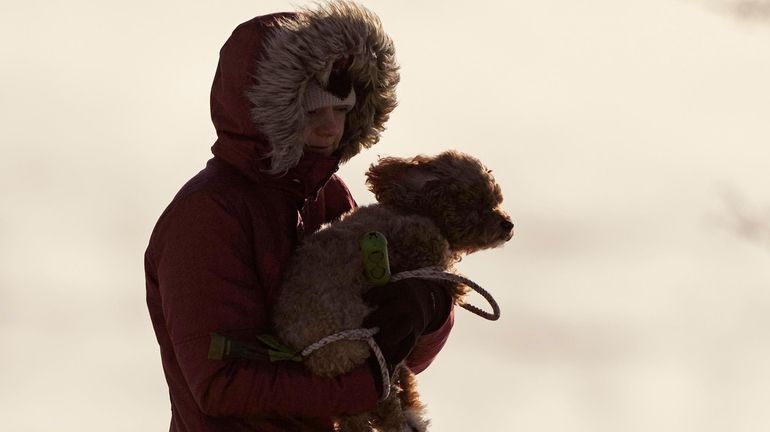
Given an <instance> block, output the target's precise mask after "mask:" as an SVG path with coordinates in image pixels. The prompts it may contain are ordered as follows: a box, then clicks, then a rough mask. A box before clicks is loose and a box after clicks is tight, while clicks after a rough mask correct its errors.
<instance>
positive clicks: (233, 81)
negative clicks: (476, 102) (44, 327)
mask: <svg viewBox="0 0 770 432" xmlns="http://www.w3.org/2000/svg"><path fill="white" fill-rule="evenodd" d="M350 7H351V8H352V6H350ZM331 12H333V13H332V15H334V13H336V15H334V16H332V18H334V19H336V20H337V23H338V24H339V23H341V24H340V25H343V26H344V25H348V24H349V23H350V22H353V23H354V24H360V23H357V22H356V21H355V20H356V19H359V20H360V17H358V18H356V17H357V16H358V15H360V14H351V13H350V12H351V10H341V11H340V10H336V11H334V10H333V11H331ZM353 12H355V11H353ZM323 13H326V16H323V18H326V21H323V25H322V26H321V27H322V30H323V29H324V27H323V26H326V25H328V21H329V19H328V18H329V10H328V9H323V8H322V9H320V11H317V12H305V13H304V14H300V15H295V14H282V15H270V16H264V17H257V18H255V19H253V20H251V21H248V22H246V23H244V24H242V25H241V26H239V27H238V28H237V29H236V30H235V31H234V32H233V34H232V36H231V37H230V39H228V41H227V42H226V43H225V45H224V46H223V48H222V50H221V52H220V61H219V66H218V68H217V72H216V76H215V78H214V84H213V88H212V93H211V109H212V119H213V122H214V125H215V127H216V130H217V136H218V139H217V141H216V143H215V144H214V146H213V147H212V151H213V154H214V157H213V158H212V159H210V160H209V161H208V163H207V164H206V167H205V169H203V170H202V171H201V172H200V173H198V174H197V175H196V176H195V177H193V178H192V179H191V180H190V181H188V182H187V183H186V184H185V185H184V186H183V187H182V189H181V190H180V191H179V193H177V195H176V196H175V197H174V199H173V200H172V202H171V203H170V204H169V206H168V207H167V208H166V210H165V211H164V212H163V214H162V215H161V216H160V219H159V220H158V222H157V225H156V226H155V229H154V230H153V233H152V236H151V238H150V243H149V246H148V248H147V251H146V253H145V275H146V286H147V305H148V308H149V312H150V317H151V319H152V324H153V328H154V330H155V334H156V336H157V340H158V343H159V345H160V353H161V358H162V362H163V370H164V372H165V376H166V380H167V382H168V386H169V393H170V397H171V412H172V415H171V427H170V429H171V431H180V432H181V431H188V432H203V431H206V432H213V431H221V432H225V431H226V432H238V431H279V430H300V429H301V427H302V426H300V423H301V424H303V425H304V426H305V427H307V426H308V425H311V424H312V425H315V427H317V428H318V429H320V430H330V427H331V423H330V416H332V415H335V414H343V413H356V412H362V411H365V410H369V409H371V408H373V407H374V406H375V405H376V403H377V394H376V390H375V386H374V381H373V377H372V376H371V372H370V371H369V369H368V368H367V367H366V366H365V365H364V366H361V367H359V368H357V369H354V370H353V371H351V372H350V373H348V374H346V375H343V376H339V377H337V378H335V379H325V378H320V377H316V376H313V375H311V374H310V373H309V372H307V371H306V370H305V368H304V367H303V366H302V365H301V364H297V363H291V362H279V363H270V362H262V361H256V360H239V359H236V360H210V359H208V356H207V354H208V348H209V343H210V334H211V333H214V332H215V333H220V334H224V335H226V336H228V337H230V338H231V339H235V340H240V341H254V340H255V337H256V336H257V335H260V334H265V333H271V323H270V321H271V320H270V316H271V307H272V305H273V303H274V301H275V299H276V296H277V295H278V291H277V290H278V288H279V286H280V281H281V275H282V273H283V271H284V269H285V266H286V264H287V262H288V259H289V256H290V254H291V252H292V250H293V249H294V248H295V246H296V245H297V242H298V241H300V240H301V238H302V236H303V233H305V234H307V233H312V232H314V231H315V230H317V229H318V228H319V227H320V225H321V224H323V223H325V222H329V221H332V220H334V219H336V218H338V217H339V216H340V215H341V214H343V213H345V212H347V211H349V210H351V209H352V208H353V207H354V206H355V202H354V201H353V199H352V197H351V196H350V193H349V192H348V189H347V187H346V186H345V184H344V183H343V182H342V180H340V179H339V178H338V177H337V176H335V175H333V173H334V172H335V171H337V167H338V165H339V163H340V161H341V160H347V159H348V158H350V157H352V156H353V155H355V154H356V153H357V152H358V151H360V149H361V148H363V147H368V146H369V145H371V144H373V143H374V142H376V140H377V138H378V136H379V131H381V130H382V125H383V124H384V121H385V120H387V115H388V113H389V112H390V110H391V109H392V107H393V106H395V100H394V93H393V91H392V90H393V87H394V86H395V83H396V82H397V81H398V79H397V74H396V72H395V70H396V69H395V66H394V64H388V63H384V64H383V63H382V62H380V63H377V64H375V65H374V66H373V67H377V68H379V72H380V73H379V75H378V81H375V82H374V83H373V84H374V86H373V87H368V90H369V91H370V93H367V88H365V87H361V88H360V89H358V87H357V94H358V95H359V97H358V102H357V108H354V111H355V110H357V109H358V110H361V111H360V112H357V113H356V112H351V113H350V114H349V120H350V121H349V124H348V125H346V136H344V137H343V146H342V150H341V151H340V152H338V154H336V155H333V156H316V155H310V154H307V155H304V154H301V153H300V154H299V156H298V159H296V160H291V158H290V157H285V155H284V156H281V157H277V156H275V155H276V154H277V150H276V149H277V148H278V147H279V146H280V145H287V146H292V145H302V143H298V144H297V143H296V142H292V141H291V139H290V138H291V136H288V138H287V136H286V135H285V134H284V136H282V135H281V133H282V132H281V129H280V126H281V125H282V124H285V123H287V119H286V118H285V117H281V118H280V119H278V120H275V124H269V121H265V120H264V118H267V117H265V115H264V113H263V117H261V118H262V119H263V120H261V121H259V120H254V119H255V118H257V119H259V118H260V117H259V115H258V114H257V115H255V113H254V112H250V111H252V108H253V105H254V99H252V100H251V101H250V100H249V99H247V97H246V96H244V94H245V92H246V91H247V90H250V91H252V92H259V91H263V90H264V88H260V85H266V84H267V85H273V83H274V81H275V80H273V78H274V77H269V78H270V79H269V80H268V79H266V78H265V76H266V74H269V72H270V69H264V68H263V69H256V70H257V75H256V78H254V70H255V67H257V68H259V67H263V66H264V65H265V62H266V61H267V60H266V59H270V58H271V56H273V55H274V52H276V51H274V50H281V51H284V49H283V48H281V47H280V46H279V45H280V44H276V43H275V40H276V39H279V38H281V37H284V36H283V35H285V34H289V35H290V36H296V35H297V34H299V39H302V38H305V39H306V40H307V41H312V40H315V39H317V37H318V35H317V34H315V33H313V32H314V31H317V29H316V28H315V27H314V25H315V24H314V23H316V22H319V21H320V20H319V19H318V18H319V16H320V15H321V14H323ZM353 15H356V17H353ZM366 18H367V20H369V21H371V17H366ZM314 20H315V21H314ZM298 22H299V23H303V22H309V24H308V25H307V26H305V27H302V28H300V29H299V30H298V29H297V28H295V26H296V23H298ZM366 24H367V25H369V26H370V27H371V28H370V29H369V31H370V32H375V33H377V32H381V29H380V28H379V24H378V22H374V23H373V24H372V22H367V23H366ZM316 27H317V26H316ZM355 29H356V31H359V32H360V28H359V27H355ZM276 34H277V35H278V36H275V35H276ZM367 35H368V36H369V39H372V38H371V34H367ZM377 35H379V36H380V37H381V38H382V35H381V34H379V33H378V34H377ZM296 39H297V38H296V37H294V38H292V37H289V38H288V39H287V40H289V41H290V42H291V43H292V44H298V43H299V44H301V43H302V42H301V41H300V42H297V40H296ZM266 41H272V42H271V43H273V44H274V45H273V47H275V46H278V48H271V46H269V45H268V44H267V43H266ZM367 43H368V42H367ZM332 45H333V44H332ZM364 45H365V44H364ZM371 45H372V44H371V43H370V46H369V49H371V50H373V51H374V52H375V54H379V55H383V53H382V52H377V50H381V51H382V50H385V51H387V49H391V50H392V46H385V47H384V48H383V46H382V44H381V45H378V46H374V48H372V47H371ZM375 45H376V44H375ZM358 48H360V47H352V48H351V47H347V48H345V47H343V49H345V50H347V51H345V52H342V53H337V52H333V50H332V51H331V52H326V53H324V52H322V53H321V55H324V56H328V57H329V58H331V59H334V58H335V56H340V55H356V50H358ZM365 48H367V47H366V46H365ZM271 50H273V51H271ZM300 53H301V54H300V60H301V61H299V63H298V64H303V63H305V62H307V60H308V59H307V58H305V57H302V56H303V55H304V54H302V53H304V51H302V50H300ZM359 54H360V53H359ZM385 54H387V52H386V53H385ZM363 55H367V56H369V55H371V53H368V52H367V51H366V50H364V54H363ZM390 58H391V61H392V60H393V59H392V55H391V56H390ZM370 63H371V62H370ZM369 66H371V64H367V65H364V67H369ZM389 67H390V69H388V68H389ZM315 72H317V71H315V70H310V71H308V72H307V73H308V74H312V73H315ZM389 73H390V75H389ZM394 74H395V77H394ZM360 75H366V74H365V73H361V74H360ZM300 87H301V86H300ZM298 91H299V92H301V89H300V90H298ZM359 92H360V93H359ZM298 94H299V93H298ZM257 96H259V95H257ZM295 96H296V95H295ZM295 99H297V98H296V97H295V98H289V99H287V100H295ZM359 104H361V105H362V106H359ZM263 105H264V104H263ZM263 105H262V106H263ZM269 108H270V109H276V108H275V107H269ZM278 108H280V107H278ZM300 108H301V105H300V106H299V107H294V109H295V110H296V111H298V110H299V109H300ZM366 110H369V111H370V112H368V113H367V112H366ZM299 117H300V119H299V120H297V119H293V120H292V119H289V120H288V123H291V122H292V121H295V122H298V124H300V125H301V115H300V116H299ZM356 119H358V120H356ZM356 121H358V123H356ZM276 124H277V125H278V126H276ZM276 131H277V132H276ZM350 131H352V135H351V134H349V133H348V132H350ZM278 150H281V149H278ZM284 150H285V149H284ZM284 154H291V152H284ZM278 159H281V161H282V162H280V163H276V160H278ZM287 160H289V163H290V164H292V165H291V166H289V165H285V164H286V163H287V162H286V161H287ZM281 163H283V164H284V165H283V166H281ZM268 172H275V174H269V173H268ZM452 322H453V319H452V316H451V315H450V318H449V319H448V320H447V322H446V323H445V325H444V326H443V327H442V328H441V329H439V330H438V331H436V332H434V333H432V334H430V335H425V336H423V337H422V338H421V339H420V341H419V343H418V346H417V347H416V349H415V350H414V352H413V354H412V355H411V357H410V358H409V359H408V364H409V365H410V367H411V368H412V369H413V370H414V371H415V372H420V371H422V370H424V369H425V368H426V367H427V366H428V365H429V364H430V363H431V361H432V360H433V358H434V357H435V356H436V354H437V353H438V351H439V350H440V349H441V347H442V346H443V345H444V343H445V341H446V338H447V337H448V334H449V330H450V329H451V326H452ZM247 419H248V420H247ZM297 419H302V420H297Z"/></svg>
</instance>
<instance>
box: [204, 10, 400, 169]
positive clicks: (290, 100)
mask: <svg viewBox="0 0 770 432" xmlns="http://www.w3.org/2000/svg"><path fill="white" fill-rule="evenodd" d="M340 61H344V62H346V64H349V67H348V74H349V76H350V78H351V79H352V82H353V87H354V89H355V91H356V98H357V101H356V105H355V106H354V107H353V109H352V110H351V111H350V112H349V113H348V116H347V121H346V125H345V133H344V135H343V137H342V142H341V144H340V149H339V150H338V151H337V152H336V153H335V155H333V156H332V157H331V158H330V159H332V160H333V161H334V162H335V165H336V162H337V161H342V162H344V161H346V160H348V159H350V158H351V157H353V156H354V155H356V154H358V153H359V152H360V151H361V150H362V149H363V148H368V147H370V146H372V145H373V144H375V143H376V142H377V141H378V140H379V138H380V133H381V132H382V131H383V130H384V128H385V122H386V121H387V120H388V117H389V114H390V112H391V111H392V110H393V109H394V108H395V106H396V95H395V87H396V84H397V83H398V80H399V75H398V66H397V64H396V60H395V53H394V49H393V43H392V41H391V39H390V38H389V37H388V36H387V35H386V34H385V32H384V30H383V29H382V25H381V24H380V21H379V19H378V18H377V16H376V15H374V14H373V13H372V12H370V11H368V10H367V9H365V8H363V7H361V6H359V5H357V4H355V3H353V2H349V1H342V0H335V1H331V2H328V3H323V4H321V5H319V6H318V7H317V8H315V9H312V10H311V9H304V10H300V11H299V12H297V13H281V14H273V15H266V16H261V17H257V18H254V19H252V20H250V21H247V22H245V23H243V24H241V25H240V26H238V27H237V28H236V29H235V31H233V34H232V35H231V36H230V38H229V39H228V41H227V42H226V43H225V45H224V46H223V47H222V50H221V51H220V60H219V65H218V67H217V73H216V76H215V78H214V85H213V86H212V91H211V114H212V120H213V122H214V125H215V127H216V130H217V136H218V139H217V143H216V144H215V145H214V148H213V150H214V153H215V154H217V152H218V151H219V152H220V153H228V154H230V158H232V157H233V156H232V155H233V154H237V155H238V156H239V158H241V159H243V158H248V159H249V162H248V165H249V166H248V167H243V166H241V167H240V168H241V169H242V170H243V169H244V168H248V169H251V170H255V171H258V172H260V173H264V174H267V175H269V176H272V175H277V176H281V175H283V174H285V173H287V172H290V171H296V170H297V169H298V168H300V167H301V166H304V165H306V163H303V161H304V159H324V157H319V156H314V155H305V154H304V142H303V140H302V131H303V129H304V124H305V113H304V110H303V109H302V104H303V98H304V92H305V88H306V86H307V84H308V82H310V81H311V80H316V81H318V82H319V83H321V84H322V85H324V84H326V82H327V81H328V79H329V74H330V71H331V68H332V65H333V64H334V63H335V62H337V63H338V64H339V62H340ZM226 159H227V158H226ZM315 162H317V160H316V161H314V163H312V164H311V165H312V166H314V165H317V163H315ZM322 162H323V163H322V165H324V164H328V163H329V162H328V161H322ZM243 164H244V161H243V160H241V161H240V163H238V165H243ZM295 174H296V173H295ZM260 177H262V175H260Z"/></svg>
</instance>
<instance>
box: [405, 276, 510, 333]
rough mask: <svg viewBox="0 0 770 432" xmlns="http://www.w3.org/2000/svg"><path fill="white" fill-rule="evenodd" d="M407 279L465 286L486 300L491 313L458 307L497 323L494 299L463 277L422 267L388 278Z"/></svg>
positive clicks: (498, 310)
mask: <svg viewBox="0 0 770 432" xmlns="http://www.w3.org/2000/svg"><path fill="white" fill-rule="evenodd" d="M409 278H420V279H433V280H448V281H452V282H458V283H461V284H463V285H466V286H468V287H469V288H471V289H472V290H474V291H476V292H477V293H479V294H481V296H482V297H484V299H486V301H487V302H489V305H490V306H492V312H491V313H490V312H487V311H484V310H482V309H481V308H479V307H476V306H473V305H472V304H468V303H465V302H463V303H459V304H458V305H459V306H460V307H462V308H463V309H465V310H468V311H470V312H473V313H474V314H476V315H478V316H480V317H482V318H485V319H488V320H489V321H497V320H498V319H499V318H500V306H498V304H497V302H496V301H495V299H494V297H492V294H490V293H489V292H488V291H487V290H485V289H484V288H482V287H480V286H479V285H478V284H477V283H476V282H473V281H472V280H470V279H468V278H466V277H465V276H460V275H458V274H455V273H448V272H445V271H443V270H441V269H440V268H439V267H423V268H421V269H417V270H411V271H404V272H401V273H396V274H394V275H393V276H391V277H390V280H391V281H393V282H395V281H399V280H402V279H409Z"/></svg>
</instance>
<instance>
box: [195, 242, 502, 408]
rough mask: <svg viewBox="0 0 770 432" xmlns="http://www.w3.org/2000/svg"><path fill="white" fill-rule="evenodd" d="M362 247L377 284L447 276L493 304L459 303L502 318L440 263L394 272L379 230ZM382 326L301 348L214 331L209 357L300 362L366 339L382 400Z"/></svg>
mask: <svg viewBox="0 0 770 432" xmlns="http://www.w3.org/2000/svg"><path fill="white" fill-rule="evenodd" d="M361 251H362V252H363V264H364V265H363V267H364V274H365V275H366V277H367V279H368V280H369V281H370V282H371V283H372V284H373V285H375V286H378V285H384V284H386V283H388V282H395V281H399V280H403V279H410V278H420V279H432V280H448V281H452V282H457V283H461V284H463V285H466V286H468V287H469V288H471V289H473V290H474V291H476V292H477V293H479V294H480V295H481V296H482V297H484V299H486V300H487V302H488V303H489V305H490V306H492V312H487V311H484V310H482V309H481V308H478V307H476V306H473V305H471V304H468V303H465V302H463V303H459V306H461V307H462V308H464V309H466V310H468V311H470V312H472V313H474V314H476V315H478V316H480V317H482V318H485V319H487V320H490V321H496V320H497V319H499V318H500V306H498V304H497V302H496V301H495V299H494V298H493V297H492V295H491V294H490V293H489V292H487V291H486V290H485V289H484V288H482V287H481V286H479V285H478V284H477V283H475V282H473V281H472V280H470V279H468V278H466V277H464V276H460V275H458V274H454V273H448V272H445V271H444V270H442V269H441V268H439V267H423V268H420V269H416V270H410V271H404V272H400V273H396V274H394V275H391V273H390V264H389V262H388V245H387V240H386V239H385V236H384V235H383V234H382V233H380V232H377V231H371V232H368V233H366V234H364V236H363V237H362V238H361ZM379 330H380V329H379V328H376V327H375V328H371V329H364V328H360V329H352V330H344V331H341V332H338V333H334V334H332V335H329V336H326V337H324V338H322V339H320V340H318V341H317V342H314V343H312V344H310V345H308V346H307V347H305V348H304V349H303V350H301V351H299V352H297V351H294V350H293V349H291V348H289V347H288V346H286V345H283V344H282V343H280V341H278V340H277V339H275V338H274V337H272V336H269V335H263V336H260V337H259V340H260V341H261V342H262V343H263V344H265V345H266V346H267V347H268V348H258V347H254V346H253V345H249V344H245V343H241V342H236V341H232V340H229V339H227V338H225V337H224V336H221V335H218V334H215V333H212V334H211V344H210V346H209V358H210V359H217V360H221V359H224V358H228V357H240V358H251V359H258V360H269V361H281V360H289V361H296V362H301V361H303V360H304V359H305V358H307V356H309V355H310V354H312V353H313V352H315V351H317V350H318V349H320V348H323V347H325V346H326V345H329V344H331V343H334V342H337V341H340V340H364V341H366V342H367V343H368V344H369V348H371V350H372V352H373V353H374V356H375V358H376V359H377V363H378V364H379V366H380V372H381V378H382V396H381V398H380V401H382V400H385V399H387V398H388V396H389V395H390V387H391V385H390V373H389V372H388V365H387V363H386V362H385V357H384V356H383V355H382V350H380V347H379V346H377V342H375V341H374V337H373V336H374V335H375V334H377V332H379Z"/></svg>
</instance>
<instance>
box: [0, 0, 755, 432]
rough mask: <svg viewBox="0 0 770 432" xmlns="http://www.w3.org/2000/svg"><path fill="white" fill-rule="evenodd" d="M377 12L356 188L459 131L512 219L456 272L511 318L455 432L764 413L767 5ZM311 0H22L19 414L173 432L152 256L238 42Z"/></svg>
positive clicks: (5, 390) (11, 303)
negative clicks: (368, 140) (379, 77)
mask: <svg viewBox="0 0 770 432" xmlns="http://www.w3.org/2000/svg"><path fill="white" fill-rule="evenodd" d="M298 4H305V3H304V2H298ZM365 4H366V5H368V6H369V7H370V8H371V9H373V10H374V11H375V12H376V13H378V14H379V15H380V17H381V18H382V21H383V22H384V24H385V26H386V29H387V31H388V32H389V33H390V35H391V36H392V37H393V39H394V41H395V44H396V48H397V53H398V60H399V62H400V64H401V65H402V77H403V78H402V83H401V85H400V87H399V97H400V101H401V102H400V107H399V108H398V110H397V111H396V112H395V113H394V115H393V116H392V120H391V121H390V123H389V129H388V130H387V132H386V133H385V134H384V136H383V138H382V141H381V142H380V144H378V145H377V146H376V147H375V148H374V149H372V150H370V151H367V152H365V153H364V154H362V155H361V156H359V157H358V158H357V159H356V160H355V161H353V162H351V163H349V164H348V165H346V166H345V167H343V169H342V170H341V171H340V172H341V174H342V176H343V177H344V178H345V179H346V180H347V181H348V183H349V184H350V186H351V189H352V190H353V192H354V194H355V195H356V197H357V198H358V200H359V202H360V203H362V204H365V203H369V202H372V196H371V195H370V194H369V193H368V192H366V191H365V189H364V187H363V172H364V170H365V168H366V167H367V166H368V165H369V164H370V163H372V162H373V161H374V160H376V157H377V155H412V154H415V153H418V152H427V153H435V152H438V151H440V150H443V149H447V148H456V149H459V150H463V151H467V152H470V153H473V154H475V155H477V156H478V157H479V158H481V159H482V160H483V161H485V162H486V163H487V165H489V167H490V168H492V169H493V170H494V173H495V175H496V176H497V178H498V180H499V182H500V183H501V185H502V188H503V191H504V193H505V196H506V202H505V205H506V207H507V209H508V210H509V212H510V213H511V214H512V215H513V218H514V221H515V223H516V236H515V237H514V240H513V241H511V242H510V243H508V244H507V245H506V246H505V248H503V249H501V250H495V251H490V252H486V253H480V254H478V255H476V256H472V257H469V258H467V259H466V260H464V261H463V263H462V264H461V270H462V271H463V272H464V273H465V274H466V275H468V276H469V277H471V278H472V279H474V280H476V281H477V282H478V283H480V284H481V285H482V286H484V287H486V288H487V289H489V290H490V291H491V292H492V293H493V294H494V295H495V296H496V298H497V299H498V301H499V303H500V304H501V307H502V311H503V317H502V319H501V320H500V321H498V322H495V323H490V322H486V321H484V320H482V319H480V318H477V317H475V316H474V315H471V314H469V313H467V312H465V311H459V312H458V319H457V324H456V327H455V330H454V333H453V335H452V337H451V339H450V341H449V344H448V345H447V347H446V348H445V350H444V351H443V352H442V354H441V356H440V357H439V358H438V360H437V361H436V363H435V364H434V366H432V367H431V369H430V370H428V371H426V372H425V373H424V374H422V375H421V377H420V383H421V388H422V393H423V396H424V400H425V401H426V402H427V403H428V408H429V414H430V416H431V417H432V418H433V423H434V425H435V427H434V428H433V430H435V431H449V432H452V431H468V430H478V431H508V430H515V431H560V432H561V431H565V432H573V431H574V432H578V431H580V432H582V431H586V432H588V431H591V432H593V431H677V432H678V431H767V430H770V409H768V405H769V404H770V368H769V367H768V364H770V338H768V329H769V328H770V327H769V326H770V292H769V289H770V228H768V226H769V225H770V190H768V187H767V185H769V184H770V169H769V168H770V149H769V147H768V146H769V145H770V83H768V81H769V80H768V77H770V2H768V1H767V0H764V1H759V0H756V1H748V2H742V3H741V2H724V1H718V0H713V1H697V0H647V1H643V2H640V1H629V0H622V1H619V0H588V1H574V0H539V1H527V2H522V1H500V2H492V1H485V0H478V1H472V2H468V1H463V2H457V1H451V2H450V1H432V2H428V1H417V0H411V1H387V2H386V1H367V2H365ZM290 9H293V6H292V5H291V4H289V3H287V2H283V1H260V2H257V1H235V0H230V1H216V2H215V1H195V2H190V1H147V0H142V1H133V2H120V3H119V2H114V1H102V2H97V1H93V2H85V1H82V0H80V1H66V2H64V1H52V0H49V1H34V0H28V1H25V2H11V1H9V0H2V6H0V62H2V67H0V124H1V125H2V126H1V127H2V129H0V130H1V131H2V139H1V141H0V142H2V144H0V145H1V146H2V153H1V154H2V156H0V194H1V195H0V362H1V363H0V364H1V365H2V367H1V368H0V413H2V424H3V426H2V429H3V430H9V431H20V432H26V431H30V432H37V431H54V430H56V431H105V430H109V431H161V430H167V429H168V420H169V416H170V413H169V403H168V396H167V389H166V384H165V382H164V379H163V375H162V371H161V366H160V359H159V355H158V349H157V344H156V342H155V337H154V334H153V332H152V330H151V327H150V322H149V318H148V316H147V313H146V309H145V304H144V279H143V273H142V253H143V251H144V248H145V246H146V242H147V239H148V237H149V233H150V230H151V229H152V226H153V225H154V223H155V221H156V219H157V217H158V216H159V214H160V212H161V211H162V210H163V208H164V207H165V205H166V204H167V203H168V202H169V200H170V199H171V198H172V196H173V195H174V193H175V192H176V191H177V190H178V188H179V187H180V186H181V185H182V183H183V182H184V181H185V180H187V179H188V178H189V177H191V176H192V175H194V174H195V173H196V172H197V171H198V170H199V169H200V168H202V167H203V165H204V163H205V161H206V160H207V159H208V157H209V154H210V153H209V147H210V146H211V144H212V143H213V141H214V130H213V128H212V126H211V123H210V120H209V113H208V96H209V86H210V83H211V79H212V77H213V73H214V69H215V66H216V62H217V54H218V50H219V48H220V46H221V45H222V43H223V42H224V41H225V40H226V38H227V37H228V36H229V34H230V32H231V30H232V29H233V28H234V27H235V26H236V25H237V24H239V23H240V22H243V21H246V20H248V19H249V18H251V17H253V16H255V15H260V14H264V13H269V12H274V11H281V10H290ZM474 301H475V302H476V303H479V304H480V303H481V300H480V299H475V300H474Z"/></svg>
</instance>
